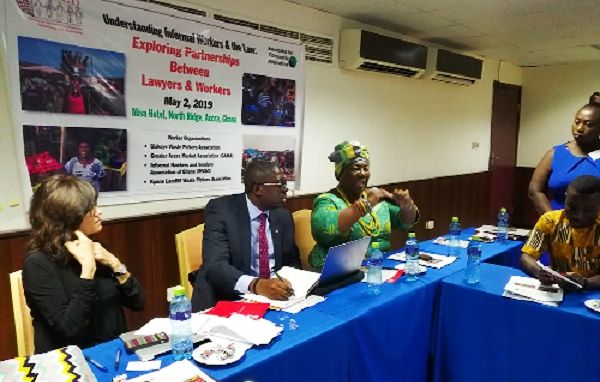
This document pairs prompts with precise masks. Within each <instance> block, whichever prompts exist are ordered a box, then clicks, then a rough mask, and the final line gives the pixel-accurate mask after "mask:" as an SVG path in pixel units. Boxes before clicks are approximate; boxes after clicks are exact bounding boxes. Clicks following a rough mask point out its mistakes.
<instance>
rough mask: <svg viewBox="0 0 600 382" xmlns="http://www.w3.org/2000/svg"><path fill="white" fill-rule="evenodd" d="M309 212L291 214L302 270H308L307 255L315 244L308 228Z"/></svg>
mask: <svg viewBox="0 0 600 382" xmlns="http://www.w3.org/2000/svg"><path fill="white" fill-rule="evenodd" d="M311 213H312V211H311V210H298V211H296V212H294V213H293V214H292V216H293V218H294V227H295V230H296V245H297V246H298V250H299V251H300V261H301V263H302V269H310V268H311V267H310V264H309V263H308V255H309V254H310V251H311V250H312V249H313V247H314V246H315V244H316V242H315V240H314V239H313V237H312V230H311V227H310V215H311Z"/></svg>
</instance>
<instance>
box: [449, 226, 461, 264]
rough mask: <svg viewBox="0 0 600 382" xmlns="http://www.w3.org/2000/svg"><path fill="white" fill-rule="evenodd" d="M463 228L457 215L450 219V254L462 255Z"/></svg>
mask: <svg viewBox="0 0 600 382" xmlns="http://www.w3.org/2000/svg"><path fill="white" fill-rule="evenodd" d="M461 231H462V228H461V226H460V222H459V221H458V218H457V217H456V216H453V217H452V220H451V221H450V229H449V233H448V256H456V257H458V256H459V255H460V234H461Z"/></svg>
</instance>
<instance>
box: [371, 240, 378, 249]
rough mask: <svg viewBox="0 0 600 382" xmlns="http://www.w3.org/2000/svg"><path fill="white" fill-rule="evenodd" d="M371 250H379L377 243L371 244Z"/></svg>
mask: <svg viewBox="0 0 600 382" xmlns="http://www.w3.org/2000/svg"><path fill="white" fill-rule="evenodd" d="M371 248H373V249H379V242H378V241H374V242H372V243H371Z"/></svg>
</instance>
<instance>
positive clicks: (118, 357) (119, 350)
mask: <svg viewBox="0 0 600 382" xmlns="http://www.w3.org/2000/svg"><path fill="white" fill-rule="evenodd" d="M119 363H121V349H117V352H116V353H115V370H119Z"/></svg>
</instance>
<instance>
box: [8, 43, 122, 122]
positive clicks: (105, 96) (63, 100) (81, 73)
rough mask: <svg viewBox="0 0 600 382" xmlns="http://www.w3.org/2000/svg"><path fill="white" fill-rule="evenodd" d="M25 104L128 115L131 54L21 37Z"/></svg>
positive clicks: (44, 108)
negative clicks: (127, 65)
mask: <svg viewBox="0 0 600 382" xmlns="http://www.w3.org/2000/svg"><path fill="white" fill-rule="evenodd" d="M18 48H19V82H20V88H21V108H22V110H27V111H42V112H49V113H68V114H91V115H107V116H125V55H124V54H123V53H119V52H112V51H108V50H101V49H91V48H84V47H81V46H77V45H70V44H63V43H59V42H54V41H49V40H42V39H37V38H31V37H23V36H19V38H18Z"/></svg>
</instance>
